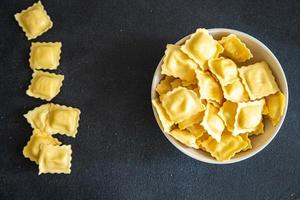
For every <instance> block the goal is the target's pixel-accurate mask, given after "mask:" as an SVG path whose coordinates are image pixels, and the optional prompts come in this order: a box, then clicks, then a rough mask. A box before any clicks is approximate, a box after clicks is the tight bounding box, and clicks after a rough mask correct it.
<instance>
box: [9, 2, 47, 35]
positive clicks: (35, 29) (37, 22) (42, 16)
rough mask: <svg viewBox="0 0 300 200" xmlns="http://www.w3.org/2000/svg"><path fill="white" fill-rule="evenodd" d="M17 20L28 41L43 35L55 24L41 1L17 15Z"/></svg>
mask: <svg viewBox="0 0 300 200" xmlns="http://www.w3.org/2000/svg"><path fill="white" fill-rule="evenodd" d="M15 19H16V20H17V22H18V24H19V26H20V27H21V28H22V30H23V31H24V32H25V35H26V37H27V38H28V40H31V39H34V38H36V37H38V36H40V35H42V34H43V33H45V32H47V31H48V30H49V29H50V28H52V26H53V22H52V21H51V19H50V17H49V16H48V14H47V12H46V10H45V9H44V6H43V5H42V3H41V2H40V1H38V2H37V3H34V4H33V5H32V6H31V7H29V8H27V9H26V10H23V11H22V12H20V13H17V14H15Z"/></svg>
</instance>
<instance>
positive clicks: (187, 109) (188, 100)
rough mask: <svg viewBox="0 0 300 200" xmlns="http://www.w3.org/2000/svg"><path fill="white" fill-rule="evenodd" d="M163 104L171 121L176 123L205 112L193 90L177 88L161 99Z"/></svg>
mask: <svg viewBox="0 0 300 200" xmlns="http://www.w3.org/2000/svg"><path fill="white" fill-rule="evenodd" d="M161 103H162V106H163V107H164V109H165V110H166V112H167V114H168V116H169V117H170V119H171V120H172V121H173V122H175V123H178V122H182V121H183V120H185V119H187V118H189V117H191V116H193V115H195V114H197V113H198V112H201V111H203V110H204V105H203V104H202V103H201V100H200V98H199V97H198V96H197V94H196V93H195V92H194V91H193V90H189V89H186V88H184V87H177V88H175V89H173V90H172V91H170V92H168V93H167V94H165V95H164V96H163V97H162V98H161Z"/></svg>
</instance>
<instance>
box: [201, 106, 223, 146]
mask: <svg viewBox="0 0 300 200" xmlns="http://www.w3.org/2000/svg"><path fill="white" fill-rule="evenodd" d="M218 111H219V110H218V109H217V108H216V107H214V106H213V105H212V104H210V103H208V104H207V106H206V110H205V113H204V118H203V121H202V122H201V125H202V126H203V127H204V129H205V130H206V131H207V133H208V134H209V135H211V137H213V138H214V139H215V140H216V141H218V142H220V141H221V135H222V133H223V131H224V129H225V125H224V123H223V120H222V119H221V118H220V117H219V115H218Z"/></svg>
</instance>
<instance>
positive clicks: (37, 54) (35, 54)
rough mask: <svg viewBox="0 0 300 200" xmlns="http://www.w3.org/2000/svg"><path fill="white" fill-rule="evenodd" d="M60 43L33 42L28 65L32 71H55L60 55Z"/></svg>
mask: <svg viewBox="0 0 300 200" xmlns="http://www.w3.org/2000/svg"><path fill="white" fill-rule="evenodd" d="M61 47H62V44H61V42H33V43H31V48H30V58H29V63H30V67H31V68H32V69H51V70H52V69H57V67H58V65H59V60H60V54H61Z"/></svg>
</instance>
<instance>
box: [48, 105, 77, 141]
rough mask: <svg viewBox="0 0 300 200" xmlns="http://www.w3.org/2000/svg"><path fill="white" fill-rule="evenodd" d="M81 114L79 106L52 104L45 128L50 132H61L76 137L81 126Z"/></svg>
mask: <svg viewBox="0 0 300 200" xmlns="http://www.w3.org/2000/svg"><path fill="white" fill-rule="evenodd" d="M79 116H80V110H79V109H78V108H72V107H67V106H64V105H58V104H51V106H50V111H49V114H48V120H47V123H46V128H45V130H46V132H48V133H50V134H56V133H60V134H62V135H67V136H70V137H74V138H75V137H76V134H77V129H78V126H79Z"/></svg>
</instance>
